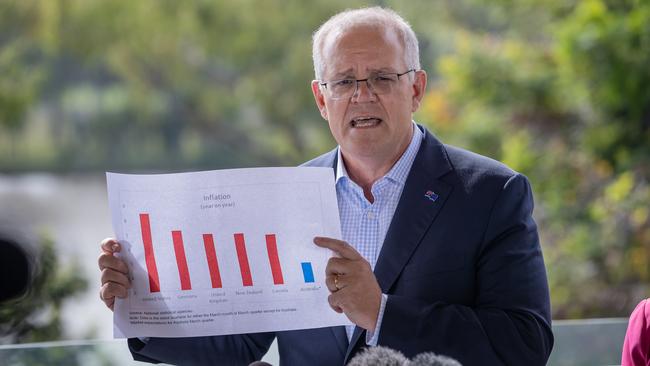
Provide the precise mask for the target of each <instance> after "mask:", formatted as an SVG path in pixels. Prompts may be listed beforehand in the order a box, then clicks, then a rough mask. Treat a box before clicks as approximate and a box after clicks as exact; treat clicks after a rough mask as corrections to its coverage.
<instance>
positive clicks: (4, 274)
mask: <svg viewBox="0 0 650 366" xmlns="http://www.w3.org/2000/svg"><path fill="white" fill-rule="evenodd" d="M29 258H30V257H29V256H28V255H27V253H26V252H25V250H24V249H23V247H22V246H21V245H20V244H19V243H18V242H16V241H15V240H13V239H10V238H6V237H1V236H0V302H3V301H7V300H10V299H14V298H17V297H20V296H22V295H24V294H25V293H27V290H28V289H29V284H30V281H31V267H32V266H31V261H30V259H29Z"/></svg>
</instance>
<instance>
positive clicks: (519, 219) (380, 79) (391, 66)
mask: <svg viewBox="0 0 650 366" xmlns="http://www.w3.org/2000/svg"><path fill="white" fill-rule="evenodd" d="M418 52H419V51H418V44H417V39H416V37H415V34H414V33H413V31H412V30H411V28H410V26H409V25H408V24H407V23H406V22H405V21H404V20H403V19H402V18H401V17H399V16H398V15H397V14H396V13H394V12H392V11H390V10H386V9H382V8H367V9H359V10H352V11H345V12H343V13H340V14H337V15H335V16H334V17H332V18H331V19H329V20H328V21H327V22H326V23H324V24H323V25H322V26H321V27H320V29H319V30H318V31H317V32H316V33H315V34H314V42H313V56H314V69H315V73H316V79H317V80H315V81H313V82H312V85H311V86H312V91H313V94H314V97H315V99H316V104H317V106H318V108H319V110H320V113H321V115H322V116H323V118H324V119H326V120H327V121H328V123H329V127H330V130H331V132H332V135H333V136H334V138H335V139H336V141H337V142H338V144H339V146H338V148H337V149H335V150H333V151H331V152H329V153H327V154H325V155H322V156H320V157H318V158H316V159H314V160H312V161H310V162H308V163H306V164H305V165H306V166H321V167H332V168H333V169H334V170H335V172H336V192H337V198H338V203H339V210H340V214H341V225H342V233H343V239H344V241H339V240H334V239H330V238H315V239H314V242H315V244H316V245H318V246H321V247H324V248H330V249H332V250H334V251H335V252H337V253H338V254H339V256H338V257H335V258H331V259H330V260H329V263H328V266H327V268H326V276H327V277H326V278H327V280H326V284H327V286H328V288H329V290H330V291H331V295H330V297H329V303H330V305H331V307H332V309H333V310H334V311H337V312H343V313H345V315H346V316H347V317H348V318H349V319H350V320H351V321H352V322H353V323H354V324H356V327H347V329H346V327H333V328H321V329H308V330H301V331H287V332H277V333H264V334H247V335H237V336H220V337H195V338H175V339H169V338H151V339H144V340H138V339H131V340H129V346H130V348H131V351H132V353H133V355H134V357H135V358H136V359H138V360H143V361H152V362H153V361H162V362H168V363H180V364H209V363H212V364H246V363H248V362H251V361H253V360H256V359H259V358H260V357H262V356H263V355H264V353H265V352H266V350H267V349H268V347H269V345H270V344H271V342H272V341H273V339H274V338H276V337H277V340H278V348H279V352H280V359H281V362H282V364H283V365H343V364H344V363H346V362H347V361H348V360H349V359H350V357H351V356H354V355H355V354H356V353H357V352H359V350H361V349H362V348H364V347H367V346H374V345H382V346H386V347H390V348H393V349H397V350H399V351H401V352H402V353H404V354H405V355H406V356H407V357H412V356H413V355H415V354H418V353H421V352H435V353H440V354H444V355H447V356H450V357H453V358H455V359H457V360H459V361H460V362H461V363H462V364H463V365H466V366H469V365H527V366H531V365H544V364H545V363H546V360H547V358H548V356H549V354H550V352H551V348H552V344H553V335H552V333H551V319H550V305H549V294H548V285H547V280H546V271H545V268H544V262H543V258H542V252H541V249H540V245H539V240H538V235H537V228H536V224H535V222H534V221H533V219H532V216H531V215H532V209H533V202H532V193H531V190H530V186H529V184H528V181H527V180H526V178H525V177H523V176H522V175H520V174H518V173H516V172H514V171H512V170H510V169H509V168H507V167H505V166H504V165H502V164H500V163H498V162H495V161H493V160H490V159H488V158H485V157H482V156H479V155H476V154H473V153H470V152H467V151H464V150H461V149H458V148H455V147H451V146H447V145H443V144H442V143H440V142H439V141H438V140H437V139H436V138H435V137H434V136H433V135H432V134H430V133H429V132H428V131H427V130H426V129H425V128H423V127H421V126H418V125H416V124H415V123H414V122H413V121H412V119H411V118H412V113H413V112H415V111H416V110H417V109H418V107H419V106H420V102H421V100H422V97H423V95H424V91H425V87H426V81H427V76H426V73H425V71H423V70H421V69H420V64H419V53H418ZM102 248H103V251H104V253H103V254H102V255H101V256H100V258H99V264H100V268H102V269H103V273H102V289H101V293H100V296H101V298H102V299H103V300H104V302H105V303H106V304H107V305H108V306H109V307H112V304H113V302H114V297H115V296H119V297H123V296H126V294H127V292H126V288H127V287H128V286H129V283H128V279H127V278H126V276H125V273H127V268H126V265H125V264H124V262H121V261H119V260H118V259H117V258H116V257H113V255H112V254H113V251H115V250H119V245H117V244H116V243H115V242H114V241H112V240H110V239H107V240H106V241H104V242H103V243H102Z"/></svg>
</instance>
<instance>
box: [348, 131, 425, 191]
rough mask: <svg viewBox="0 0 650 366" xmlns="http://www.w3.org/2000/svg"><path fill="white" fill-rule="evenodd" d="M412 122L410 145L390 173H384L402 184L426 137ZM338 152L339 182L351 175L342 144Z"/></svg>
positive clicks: (386, 176)
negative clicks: (343, 155) (344, 157)
mask: <svg viewBox="0 0 650 366" xmlns="http://www.w3.org/2000/svg"><path fill="white" fill-rule="evenodd" d="M412 124H413V136H412V137H411V142H410V143H409V146H408V147H407V148H406V150H405V151H404V153H403V154H402V156H401V157H400V158H399V160H397V162H396V163H395V164H394V165H393V167H392V168H391V169H390V170H389V171H388V173H386V175H384V178H388V179H391V180H393V181H395V182H397V183H400V184H402V185H403V184H404V183H406V178H407V177H408V173H409V171H410V170H411V166H412V165H413V160H415V155H417V152H418V150H419V149H420V144H421V143H422V139H423V138H424V134H423V133H422V131H420V129H419V128H418V126H417V125H416V124H415V122H412ZM336 154H337V157H336V158H337V164H336V183H338V182H339V180H341V179H342V178H347V179H350V177H349V176H348V171H347V169H346V168H345V163H344V162H343V158H342V156H341V146H339V147H338V148H337V151H336Z"/></svg>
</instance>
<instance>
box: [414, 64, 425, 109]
mask: <svg viewBox="0 0 650 366" xmlns="http://www.w3.org/2000/svg"><path fill="white" fill-rule="evenodd" d="M414 78H415V79H414V80H413V105H412V106H411V112H412V113H415V111H417V110H418V108H420V104H421V103H422V98H423V97H424V93H425V91H426V88H427V72H426V71H424V70H417V71H415V77H414Z"/></svg>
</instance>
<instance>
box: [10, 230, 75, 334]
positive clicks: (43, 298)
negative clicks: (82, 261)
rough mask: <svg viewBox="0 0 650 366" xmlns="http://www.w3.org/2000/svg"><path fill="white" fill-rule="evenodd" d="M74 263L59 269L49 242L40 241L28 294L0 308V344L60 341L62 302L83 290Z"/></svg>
mask: <svg viewBox="0 0 650 366" xmlns="http://www.w3.org/2000/svg"><path fill="white" fill-rule="evenodd" d="M79 272H80V268H79V266H78V265H77V264H76V263H72V264H70V265H68V266H62V264H61V263H60V262H59V260H58V258H57V255H56V252H55V250H54V243H53V242H52V240H51V239H48V238H43V239H42V242H41V246H40V248H39V251H38V256H37V258H36V261H35V270H34V271H33V280H32V285H31V288H30V290H29V292H28V293H27V294H26V295H25V296H23V297H21V298H18V299H15V300H11V301H7V302H4V303H2V304H0V341H1V342H3V343H7V344H13V343H28V342H44V341H52V340H57V339H61V338H62V336H63V334H64V332H63V329H62V327H61V307H62V305H63V302H64V301H65V300H67V299H69V298H70V297H73V296H74V295H75V294H78V293H80V292H83V291H84V290H85V289H86V287H87V282H86V280H85V279H84V278H83V277H82V276H81V275H80V273H79Z"/></svg>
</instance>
